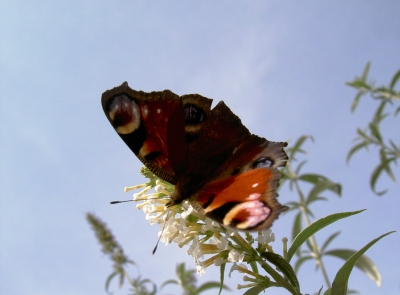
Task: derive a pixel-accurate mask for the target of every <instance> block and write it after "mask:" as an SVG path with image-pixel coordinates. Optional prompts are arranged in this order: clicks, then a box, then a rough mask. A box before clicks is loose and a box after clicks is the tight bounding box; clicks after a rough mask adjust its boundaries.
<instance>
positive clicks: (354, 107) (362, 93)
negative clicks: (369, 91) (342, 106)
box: [349, 85, 365, 113]
mask: <svg viewBox="0 0 400 295" xmlns="http://www.w3.org/2000/svg"><path fill="white" fill-rule="evenodd" d="M349 86H351V85H349ZM364 94H365V91H358V93H357V94H356V97H355V98H354V100H353V103H352V104H351V108H350V110H351V112H352V113H354V111H355V110H356V108H357V106H358V104H359V102H360V98H361V97H362V96H363V95H364Z"/></svg>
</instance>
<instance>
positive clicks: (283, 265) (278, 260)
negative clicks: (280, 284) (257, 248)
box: [261, 252, 300, 293]
mask: <svg viewBox="0 0 400 295" xmlns="http://www.w3.org/2000/svg"><path fill="white" fill-rule="evenodd" d="M261 257H263V258H265V259H266V260H267V261H268V262H271V263H272V264H273V265H275V266H276V267H277V268H278V269H279V270H280V271H281V272H282V273H283V274H284V275H285V277H286V278H287V279H288V280H289V282H290V284H291V285H292V286H293V287H294V288H295V289H296V290H297V291H298V292H299V293H300V285H299V281H298V280H297V276H296V273H295V272H294V270H293V268H292V266H291V265H290V264H289V262H288V261H286V260H285V259H284V258H283V257H282V256H280V255H278V254H276V253H272V252H264V253H261Z"/></svg>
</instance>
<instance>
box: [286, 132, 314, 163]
mask: <svg viewBox="0 0 400 295" xmlns="http://www.w3.org/2000/svg"><path fill="white" fill-rule="evenodd" d="M307 139H311V140H313V137H312V136H308V135H303V136H300V138H299V139H298V140H297V141H296V142H295V144H294V145H293V147H290V148H288V149H287V153H288V155H289V159H293V158H294V154H296V153H297V152H302V153H305V152H304V151H303V150H301V146H302V145H303V143H304V142H305V141H306V140H307Z"/></svg>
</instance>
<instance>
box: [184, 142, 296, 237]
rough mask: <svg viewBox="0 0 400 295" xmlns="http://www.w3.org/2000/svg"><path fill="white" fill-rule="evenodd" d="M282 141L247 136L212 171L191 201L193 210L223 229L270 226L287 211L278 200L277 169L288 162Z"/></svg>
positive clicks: (257, 228) (279, 174)
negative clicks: (218, 223) (201, 213)
mask: <svg viewBox="0 0 400 295" xmlns="http://www.w3.org/2000/svg"><path fill="white" fill-rule="evenodd" d="M286 145H287V143H286V142H270V141H268V140H266V139H265V138H261V137H258V136H256V135H251V136H250V137H249V138H248V139H247V140H246V141H244V142H243V143H242V144H241V145H240V146H239V147H238V148H237V149H236V150H235V151H234V153H233V154H232V155H231V157H230V158H229V160H228V161H227V162H226V163H225V164H224V165H223V166H222V167H221V168H220V169H219V170H218V171H217V172H216V177H215V178H214V179H213V181H212V182H211V183H209V184H207V185H206V186H205V187H203V188H202V189H201V190H200V191H199V192H198V193H197V195H196V197H195V198H191V203H192V204H193V205H194V207H195V208H196V209H197V210H201V211H204V213H205V214H206V215H207V216H209V217H210V218H212V219H214V220H216V221H218V222H220V223H221V224H224V225H226V226H231V227H235V228H237V229H240V230H260V229H264V228H269V227H271V225H272V223H273V221H274V220H275V219H277V218H278V216H279V214H280V213H281V212H283V211H286V210H287V209H288V208H287V207H286V206H282V205H281V204H280V203H279V202H278V201H277V197H278V194H277V193H276V188H277V187H278V185H279V179H280V178H282V174H281V173H280V172H279V170H278V169H277V167H281V166H284V165H285V164H286V161H287V159H288V157H287V155H286V153H285V152H284V150H283V147H285V146H286Z"/></svg>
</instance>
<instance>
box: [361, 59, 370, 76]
mask: <svg viewBox="0 0 400 295" xmlns="http://www.w3.org/2000/svg"><path fill="white" fill-rule="evenodd" d="M370 66H371V62H370V61H369V62H367V64H366V65H365V68H364V71H363V73H362V76H361V79H362V80H363V81H367V77H368V73H369V68H370Z"/></svg>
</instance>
